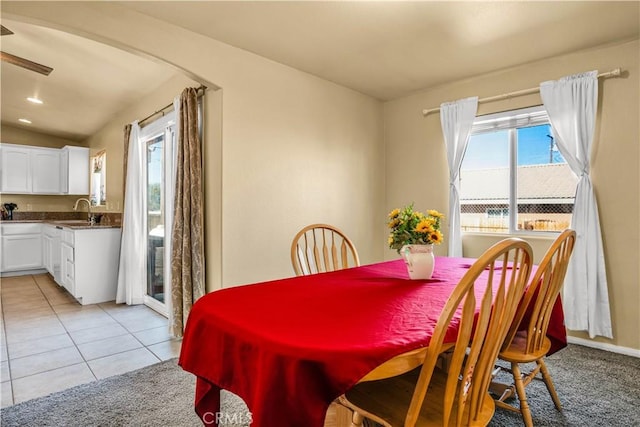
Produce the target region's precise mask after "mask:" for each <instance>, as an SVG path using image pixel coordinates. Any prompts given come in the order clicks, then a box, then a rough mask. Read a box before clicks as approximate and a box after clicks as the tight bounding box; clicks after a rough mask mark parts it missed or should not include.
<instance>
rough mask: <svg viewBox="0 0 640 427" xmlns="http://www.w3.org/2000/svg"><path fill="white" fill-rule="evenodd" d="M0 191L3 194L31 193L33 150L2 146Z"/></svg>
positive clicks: (7, 145)
mask: <svg viewBox="0 0 640 427" xmlns="http://www.w3.org/2000/svg"><path fill="white" fill-rule="evenodd" d="M0 157H1V158H2V160H1V161H0V166H1V167H2V172H1V173H0V178H1V179H2V182H1V183H0V190H1V191H2V192H3V193H19V194H24V193H31V150H30V149H29V148H28V147H24V146H19V145H17V146H16V145H10V144H1V145H0Z"/></svg>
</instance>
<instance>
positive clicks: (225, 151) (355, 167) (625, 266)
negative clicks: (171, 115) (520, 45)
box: [3, 2, 640, 349]
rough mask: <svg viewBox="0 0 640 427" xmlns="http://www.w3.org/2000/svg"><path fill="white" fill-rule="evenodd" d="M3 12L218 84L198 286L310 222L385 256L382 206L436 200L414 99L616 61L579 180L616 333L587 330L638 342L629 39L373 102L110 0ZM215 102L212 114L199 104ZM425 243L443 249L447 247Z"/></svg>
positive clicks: (433, 153)
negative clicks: (600, 237) (596, 228)
mask: <svg viewBox="0 0 640 427" xmlns="http://www.w3.org/2000/svg"><path fill="white" fill-rule="evenodd" d="M3 14H5V16H10V17H13V18H15V19H19V18H20V17H22V18H27V19H29V18H31V19H35V20H42V21H45V22H48V23H49V24H50V25H53V26H55V27H57V28H59V29H67V30H70V31H72V32H75V33H78V34H84V35H88V36H90V37H92V38H95V39H98V40H103V41H108V42H109V43H110V44H113V45H116V46H121V47H126V48H128V49H132V50H135V51H139V52H143V53H145V54H148V55H151V56H154V57H157V58H161V59H163V60H164V61H166V62H168V63H171V64H174V65H179V66H180V67H182V68H183V69H185V70H188V71H189V72H190V73H193V74H194V75H197V76H199V80H200V79H202V80H205V81H208V82H212V83H215V85H217V86H219V87H220V88H221V91H218V92H216V93H217V94H218V95H219V96H220V95H221V101H222V102H221V104H219V105H218V106H217V107H214V108H212V109H210V113H209V114H207V121H208V123H212V122H216V121H217V122H218V123H219V124H220V126H221V129H219V130H217V132H220V134H221V138H222V145H221V147H220V149H221V153H222V155H221V157H216V155H215V150H214V152H213V153H212V152H207V154H206V155H205V159H206V165H207V168H210V167H212V166H211V165H214V166H213V167H220V168H221V169H222V172H221V181H220V183H219V184H218V183H217V182H215V179H214V182H213V184H211V183H210V182H209V179H206V181H207V182H206V183H205V185H206V186H207V190H206V192H207V199H206V204H207V208H208V214H207V215H208V216H209V215H212V216H213V218H209V217H208V221H211V222H212V223H213V224H214V225H219V227H218V228H216V226H213V227H211V228H210V229H209V230H208V232H207V242H208V247H207V262H209V260H210V259H214V260H215V257H216V256H219V254H216V253H215V252H220V253H221V254H222V255H221V256H222V261H221V267H220V268H221V271H214V272H211V271H210V273H211V274H213V275H216V276H217V277H219V278H220V280H219V281H218V280H214V279H211V278H210V276H208V280H209V283H208V284H207V287H208V289H209V290H212V289H215V288H217V287H219V286H234V285H238V284H243V283H248V282H252V281H258V280H266V279H270V278H276V277H282V276H287V275H290V274H292V271H291V267H290V265H289V259H288V251H289V244H290V240H291V237H292V236H293V235H294V234H295V232H296V231H297V230H298V229H299V228H301V227H302V226H303V225H305V224H308V223H310V222H315V221H323V222H330V223H333V224H335V225H338V226H339V227H341V228H343V229H344V230H345V231H346V232H347V233H348V234H349V235H350V236H351V237H352V239H353V240H354V241H355V243H356V245H357V247H358V249H359V251H360V253H361V259H362V261H363V262H364V263H368V262H374V261H378V260H380V259H382V258H383V257H384V258H390V257H395V256H397V255H396V254H395V253H394V252H392V251H389V250H387V251H385V249H384V246H385V245H384V242H385V240H386V233H387V230H386V229H385V227H384V222H385V215H386V213H387V212H388V211H389V210H390V209H392V208H394V207H398V206H402V205H404V204H406V203H409V202H411V201H415V203H416V207H417V208H419V209H430V208H433V209H438V210H441V211H443V212H447V210H448V193H447V191H448V184H447V166H446V158H445V153H444V149H443V143H442V133H441V130H440V118H439V116H438V115H437V114H433V115H430V116H428V117H426V118H424V117H423V116H422V114H421V111H422V109H423V108H430V107H434V106H438V105H439V104H440V103H441V102H444V101H451V100H455V99H459V98H463V97H467V96H473V95H478V96H480V97H484V96H491V95H496V94H500V93H504V92H509V91H513V90H520V89H523V88H529V87H533V86H537V85H538V84H539V83H540V82H541V81H544V80H549V79H556V78H558V77H560V76H563V75H567V74H571V73H577V72H582V71H587V70H591V69H599V70H601V71H608V70H610V69H612V68H615V67H622V68H623V69H624V70H627V72H626V73H625V76H624V77H623V78H618V79H609V80H606V81H604V82H602V83H601V84H600V87H601V97H600V99H601V100H600V109H599V111H600V112H599V116H598V125H597V129H596V141H595V144H594V149H593V163H592V178H593V182H594V186H595V189H596V193H597V195H598V197H599V206H600V213H601V219H602V228H603V234H604V245H605V251H606V262H607V264H608V279H609V292H610V298H611V309H612V316H613V331H614V334H615V338H614V339H613V340H603V339H599V340H600V341H603V342H605V343H612V344H614V345H619V346H623V347H628V348H632V349H640V335H639V334H638V333H637V331H638V330H639V329H640V315H639V314H638V310H637V306H638V302H640V291H639V287H638V272H639V271H638V253H639V240H638V238H639V229H638V227H639V223H640V218H639V215H640V214H639V211H640V209H639V200H638V198H639V194H640V191H639V182H640V180H639V176H638V162H639V151H638V139H639V138H638V137H639V134H638V116H639V113H640V112H639V108H638V87H639V81H638V71H639V70H638V64H639V58H638V51H639V46H638V41H637V40H636V41H633V42H630V43H626V44H620V45H615V46H610V47H608V48H605V49H594V50H590V51H585V52H578V53H574V54H571V55H566V56H562V57H557V58H553V59H548V60H545V61H540V62H536V63H531V64H528V65H527V66H523V67H520V68H517V69H513V70H507V71H503V72H499V73H493V74H490V75H485V76H478V77H476V78H472V79H468V80H464V81H460V82H456V83H454V84H449V85H444V86H441V87H437V88H433V89H430V90H426V91H424V92H421V93H418V94H415V95H413V96H408V97H405V98H402V99H399V100H396V101H391V102H388V103H385V104H384V106H382V105H381V104H380V103H379V102H377V101H375V100H373V99H371V98H369V97H367V96H363V95H361V94H358V93H355V92H353V91H351V90H348V89H345V88H343V87H339V86H337V85H334V84H332V83H329V82H326V81H323V80H321V79H318V78H315V77H313V76H310V75H308V74H305V73H302V72H299V71H297V70H294V69H291V68H289V67H286V66H283V65H281V64H277V63H275V62H272V61H268V60H265V59H263V58H261V57H258V56H256V55H253V54H250V53H247V52H245V51H242V50H239V49H235V48H233V47H231V46H228V45H225V44H223V43H219V42H217V41H214V40H211V39H208V38H206V37H203V36H200V35H197V34H194V33H191V32H188V31H186V30H183V29H180V28H177V27H172V26H171V25H169V24H166V23H162V24H161V25H158V24H159V22H158V21H155V20H154V19H152V18H149V17H145V16H143V15H138V14H136V13H135V12H133V11H131V10H127V9H121V8H120V7H118V6H117V5H116V4H112V3H106V2H99V3H80V4H79V3H75V4H74V3H68V4H65V3H56V4H55V5H51V4H47V3H46V2H45V3H34V2H15V3H7V4H3ZM11 15H13V16H11ZM536 104H540V98H539V95H530V96H525V97H519V98H513V99H510V100H506V101H501V102H495V103H491V104H483V105H481V107H480V110H479V114H485V113H490V112H495V111H502V110H508V109H513V108H520V107H526V106H530V105H536ZM216 108H219V111H218V112H219V113H220V114H221V115H220V116H218V115H217V114H218V112H214V111H212V110H216ZM214 114H215V115H214ZM614 171H615V172H616V173H615V174H614ZM209 173H210V171H209V170H205V175H206V176H208V174H209ZM218 185H219V186H218ZM212 187H213V188H212ZM488 244H489V241H487V240H486V239H485V238H482V237H477V236H473V235H467V236H465V250H466V251H467V253H469V254H475V253H477V252H478V251H480V250H482V248H484V247H486V245H488ZM534 246H535V249H536V252H540V250H542V249H543V248H545V244H544V242H543V241H541V242H535V245H534ZM437 253H438V254H446V246H445V245H443V246H441V247H438V248H437ZM538 258H539V254H538ZM574 335H577V336H580V337H583V336H584V335H582V334H574Z"/></svg>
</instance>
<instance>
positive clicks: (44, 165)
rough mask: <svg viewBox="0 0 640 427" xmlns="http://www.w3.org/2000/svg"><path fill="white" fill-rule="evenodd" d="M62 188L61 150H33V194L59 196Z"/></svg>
mask: <svg viewBox="0 0 640 427" xmlns="http://www.w3.org/2000/svg"><path fill="white" fill-rule="evenodd" d="M61 188H62V187H61V186H60V150H58V149H55V148H33V149H32V150H31V192H32V193H34V194H57V193H60V192H61Z"/></svg>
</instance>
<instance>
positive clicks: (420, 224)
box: [387, 203, 444, 252]
mask: <svg viewBox="0 0 640 427" xmlns="http://www.w3.org/2000/svg"><path fill="white" fill-rule="evenodd" d="M442 218H444V215H443V214H441V213H440V212H438V211H436V210H433V209H432V210H428V211H427V212H426V213H422V212H417V211H414V210H413V203H411V204H410V205H409V206H405V207H404V208H402V209H394V210H392V211H391V212H389V222H388V223H387V225H388V226H389V229H390V230H391V233H390V234H389V247H390V248H391V249H396V250H397V251H398V252H400V249H401V248H402V247H403V246H404V245H439V244H440V243H442V241H443V240H444V237H443V236H442V233H441V232H440V223H441V221H442Z"/></svg>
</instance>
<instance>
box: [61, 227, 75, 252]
mask: <svg viewBox="0 0 640 427" xmlns="http://www.w3.org/2000/svg"><path fill="white" fill-rule="evenodd" d="M73 240H74V232H73V230H70V229H68V228H63V229H62V237H61V241H62V243H66V244H68V245H69V246H72V247H73V246H74V242H73Z"/></svg>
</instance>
